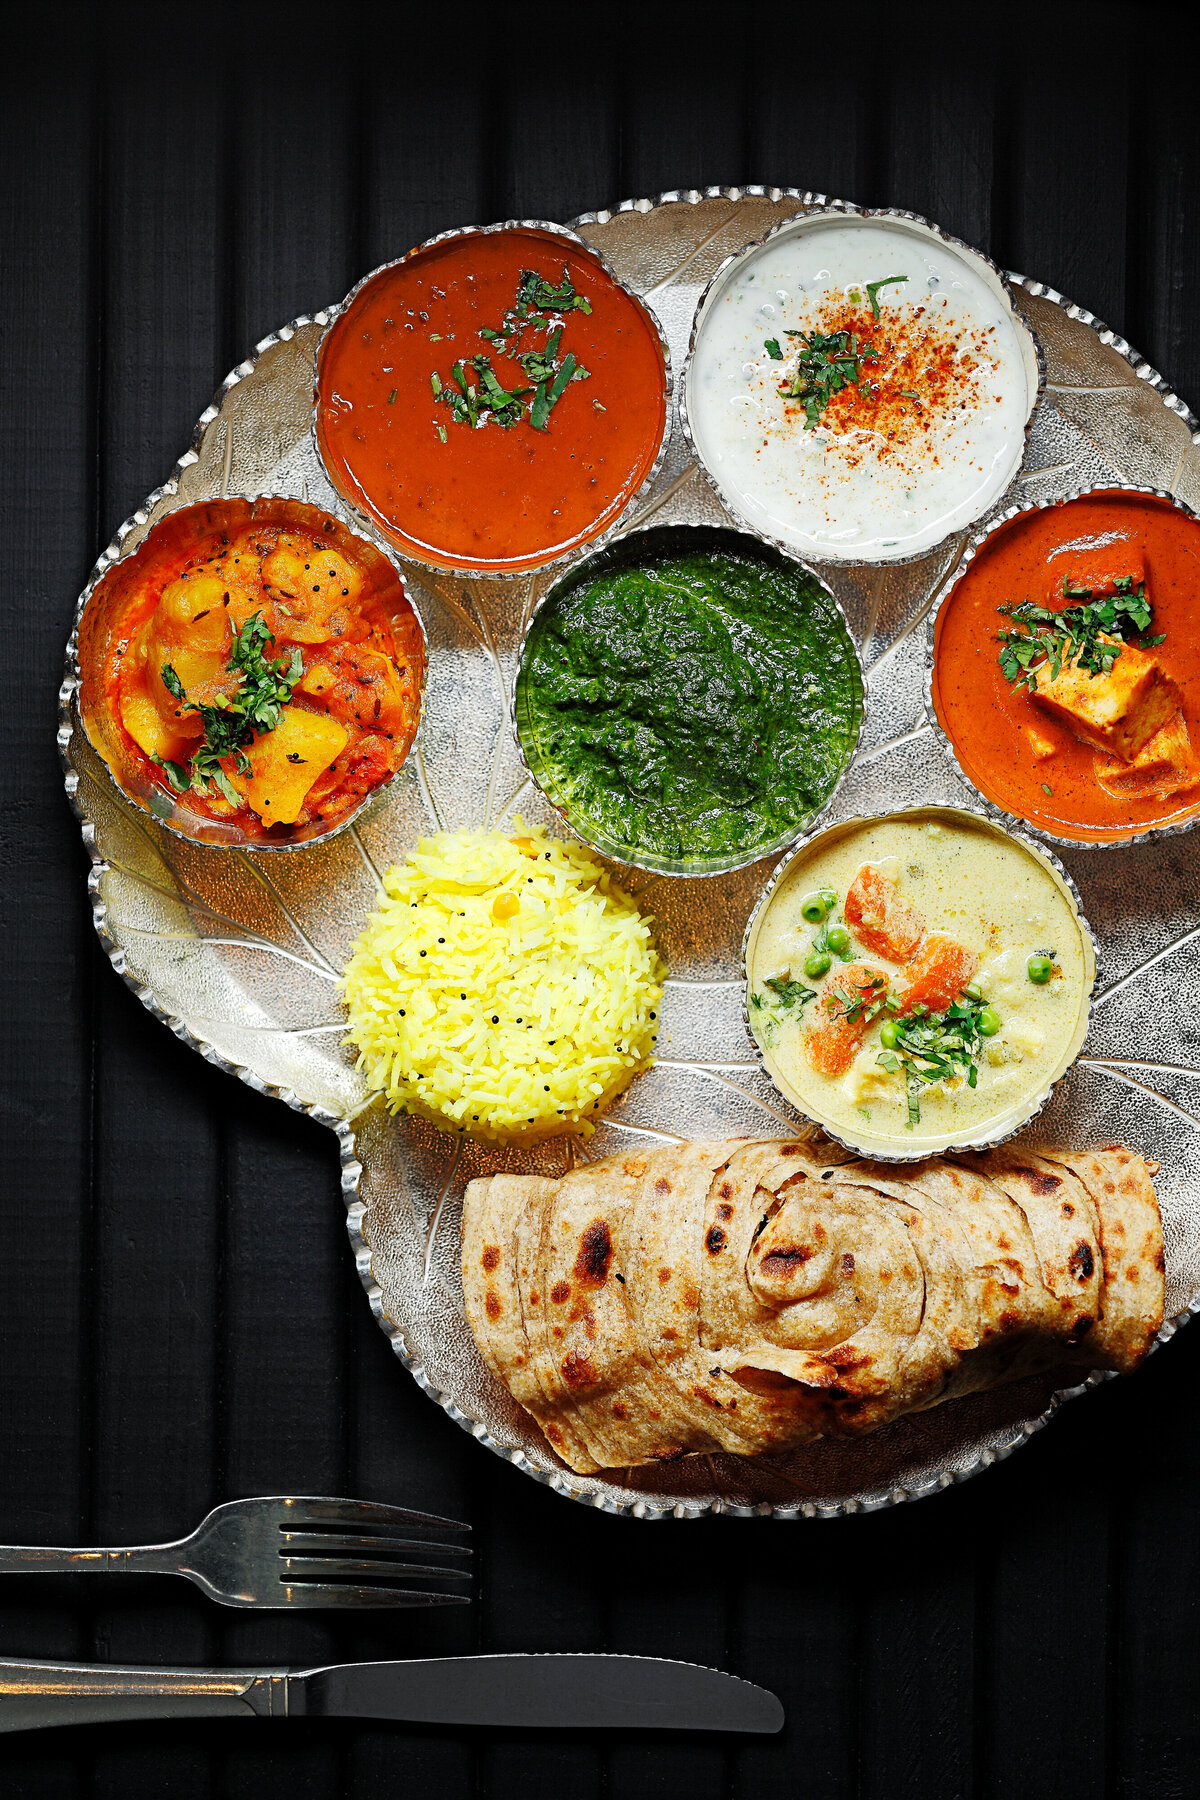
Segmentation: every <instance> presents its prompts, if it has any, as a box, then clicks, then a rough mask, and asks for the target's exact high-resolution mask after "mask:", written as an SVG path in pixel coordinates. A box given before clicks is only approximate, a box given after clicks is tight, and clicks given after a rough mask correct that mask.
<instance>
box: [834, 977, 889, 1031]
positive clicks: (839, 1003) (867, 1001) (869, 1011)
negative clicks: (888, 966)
mask: <svg viewBox="0 0 1200 1800" xmlns="http://www.w3.org/2000/svg"><path fill="white" fill-rule="evenodd" d="M833 998H834V1000H835V1002H836V1005H835V1006H834V1007H833V1008H832V1009H831V1010H832V1012H833V1015H834V1017H835V1018H841V1019H846V1020H848V1021H849V1022H850V1023H851V1024H854V1023H855V1021H856V1020H858V1019H867V1020H870V1019H873V1018H874V1017H875V1016H876V1014H877V1013H880V1012H882V1011H883V1006H884V1002H885V1000H886V999H887V976H886V975H879V974H872V975H868V977H867V979H866V980H865V981H864V982H862V983H860V985H859V986H858V987H856V988H850V987H835V988H834V989H833Z"/></svg>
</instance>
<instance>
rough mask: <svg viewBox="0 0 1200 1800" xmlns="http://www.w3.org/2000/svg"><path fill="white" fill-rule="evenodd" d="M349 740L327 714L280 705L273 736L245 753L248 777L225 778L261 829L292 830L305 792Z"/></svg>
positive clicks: (264, 735)
mask: <svg viewBox="0 0 1200 1800" xmlns="http://www.w3.org/2000/svg"><path fill="white" fill-rule="evenodd" d="M349 737H350V733H349V732H348V731H347V730H346V728H345V726H344V725H339V724H338V722H337V720H336V719H331V718H330V717H329V714H328V713H316V712H307V711H306V710H305V709H304V708H303V707H300V706H285V707H284V709H283V711H282V713H281V714H280V719H279V723H278V725H277V726H276V727H275V729H274V731H268V732H264V734H263V736H262V737H260V738H256V739H255V741H254V743H253V744H251V745H250V747H249V749H248V750H247V751H246V755H247V756H248V757H249V759H250V767H251V773H250V774H249V775H247V776H238V775H232V776H231V777H230V779H231V781H232V782H233V785H234V787H236V788H237V789H239V791H240V792H241V793H243V794H244V795H245V796H246V803H247V805H248V806H249V807H250V808H251V810H252V811H254V812H256V813H257V814H258V816H259V818H260V819H261V820H262V822H263V824H264V825H294V824H295V822H296V819H297V816H298V815H299V812H300V809H301V807H302V806H303V805H304V801H305V797H306V795H307V794H308V790H309V788H310V787H311V786H312V784H313V782H314V781H316V779H317V777H318V776H319V775H323V774H324V773H325V771H326V769H327V768H328V767H329V765H330V763H331V762H334V761H335V760H336V758H337V757H339V756H340V755H341V753H342V751H343V750H344V749H345V748H346V744H347V742H348V741H349Z"/></svg>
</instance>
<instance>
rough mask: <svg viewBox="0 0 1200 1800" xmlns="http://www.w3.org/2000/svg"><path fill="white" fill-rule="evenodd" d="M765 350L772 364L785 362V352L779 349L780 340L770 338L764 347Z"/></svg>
mask: <svg viewBox="0 0 1200 1800" xmlns="http://www.w3.org/2000/svg"><path fill="white" fill-rule="evenodd" d="M763 349H764V350H765V351H766V353H767V355H768V356H769V357H770V358H771V361H772V362H782V361H783V351H782V350H781V349H780V348H779V339H778V338H768V339H767V340H766V342H765V343H764V345H763Z"/></svg>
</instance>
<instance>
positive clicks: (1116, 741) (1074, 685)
mask: <svg viewBox="0 0 1200 1800" xmlns="http://www.w3.org/2000/svg"><path fill="white" fill-rule="evenodd" d="M1104 641H1105V642H1112V640H1111V639H1105V640H1104ZM1033 700H1034V702H1035V704H1036V705H1038V706H1040V707H1041V708H1042V709H1043V711H1044V712H1046V713H1048V714H1049V715H1050V717H1051V718H1052V719H1057V720H1058V721H1059V722H1060V724H1063V725H1065V726H1066V727H1067V729H1068V730H1069V731H1072V732H1074V734H1075V736H1076V737H1077V738H1080V739H1082V741H1083V742H1084V743H1085V744H1090V745H1091V746H1092V748H1093V750H1099V751H1101V752H1102V753H1103V754H1104V755H1106V756H1115V757H1119V758H1120V760H1121V761H1122V762H1127V763H1128V762H1132V761H1133V759H1134V757H1135V756H1136V755H1137V754H1138V751H1139V750H1141V749H1142V747H1143V745H1145V744H1147V743H1148V742H1149V740H1150V739H1151V738H1152V737H1153V736H1154V734H1155V732H1156V731H1159V730H1161V728H1162V727H1163V726H1164V725H1165V724H1166V723H1167V721H1168V719H1170V717H1171V716H1172V714H1173V713H1174V712H1175V711H1176V709H1177V708H1178V706H1179V690H1178V688H1177V687H1176V686H1175V683H1174V682H1173V681H1172V680H1171V679H1170V677H1169V676H1168V675H1167V673H1166V671H1165V670H1164V668H1163V667H1162V664H1161V663H1160V662H1159V661H1158V658H1157V657H1154V656H1148V655H1147V654H1146V652H1145V651H1144V650H1139V649H1138V647H1137V645H1136V644H1125V645H1124V646H1123V647H1122V650H1121V654H1120V656H1119V657H1118V658H1117V660H1116V662H1115V663H1114V664H1113V666H1112V668H1111V669H1110V670H1109V672H1108V674H1107V675H1090V674H1089V673H1088V671H1087V670H1086V669H1081V668H1080V667H1079V665H1078V663H1064V664H1063V666H1062V668H1061V669H1060V670H1059V672H1058V675H1057V676H1056V677H1055V679H1054V680H1050V679H1049V677H1048V675H1043V674H1042V671H1041V670H1040V669H1039V671H1038V685H1037V691H1036V692H1035V693H1034V695H1033Z"/></svg>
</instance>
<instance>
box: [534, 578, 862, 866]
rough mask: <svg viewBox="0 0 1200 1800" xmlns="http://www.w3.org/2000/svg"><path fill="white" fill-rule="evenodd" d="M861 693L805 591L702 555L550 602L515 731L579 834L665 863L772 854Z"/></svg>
mask: <svg viewBox="0 0 1200 1800" xmlns="http://www.w3.org/2000/svg"><path fill="white" fill-rule="evenodd" d="M861 716H862V680H861V675H860V671H859V665H858V659H857V657H856V655H855V653H854V647H853V645H852V644H851V642H850V639H849V637H848V635H847V632H846V628H845V625H844V624H843V622H842V619H841V616H840V614H839V613H838V611H837V608H836V606H835V605H834V603H833V601H832V600H831V599H830V597H829V595H828V594H827V593H826V592H825V590H824V589H823V588H822V587H821V585H820V583H819V582H818V581H817V580H816V579H815V577H813V576H811V575H808V574H807V573H806V572H805V571H804V570H803V569H800V568H794V569H793V568H792V567H790V566H787V565H776V564H774V563H773V562H770V561H768V560H766V559H760V558H757V557H755V556H752V555H749V554H747V555H739V554H736V553H734V554H729V553H725V552H720V553H717V552H713V551H696V552H691V551H689V552H686V553H683V554H665V555H661V556H658V557H652V558H650V559H649V560H647V561H645V562H642V563H639V564H637V565H633V566H627V567H620V566H618V567H610V568H607V569H604V570H603V571H602V572H597V573H595V574H594V575H592V576H590V577H585V578H584V579H583V580H581V581H580V582H579V583H578V584H577V585H576V586H574V587H572V588H569V589H567V590H566V591H565V592H564V593H562V594H560V595H558V596H557V597H556V598H552V599H551V600H550V601H548V602H547V605H546V607H545V608H544V609H543V611H542V613H541V614H540V615H539V617H538V618H537V620H536V621H535V623H534V627H533V629H532V631H531V632H530V636H529V641H528V643H527V645H526V650H525V655H524V658H523V661H522V667H521V672H520V675H519V677H518V682H517V720H518V730H519V732H520V734H521V738H522V742H523V744H524V746H525V749H526V753H527V755H528V756H529V759H530V764H531V767H533V768H534V770H535V772H536V774H537V776H538V779H539V781H540V782H541V785H542V786H543V788H544V789H545V791H546V793H547V794H548V796H549V798H550V799H551V800H552V801H553V802H554V803H555V804H556V805H558V806H561V807H562V808H563V810H564V811H565V812H566V813H567V814H568V815H569V816H570V817H571V818H572V819H573V821H574V822H575V823H577V825H578V826H579V828H580V830H581V831H582V832H583V833H584V834H585V835H595V836H597V837H599V838H600V839H603V840H606V841H607V843H608V844H609V845H611V846H613V847H616V848H618V849H619V848H625V849H627V850H628V851H629V852H630V853H631V854H632V855H633V856H634V857H635V859H636V856H637V854H638V853H639V852H642V853H650V854H652V855H654V856H655V857H659V858H681V859H692V858H695V859H697V860H700V861H703V860H706V859H707V860H715V859H725V858H727V857H731V856H737V855H743V854H744V855H745V856H746V857H747V858H749V856H750V855H751V854H752V853H753V852H754V851H755V850H758V849H762V850H765V849H767V848H769V847H770V846H772V845H775V844H778V843H779V842H780V840H781V839H784V838H786V837H787V836H788V835H789V833H792V832H794V831H795V830H797V829H799V828H800V827H801V826H802V825H803V824H804V823H805V821H807V820H808V819H809V818H810V817H811V816H812V815H813V814H814V813H816V812H817V811H818V810H819V809H820V808H821V807H822V806H823V805H824V804H825V802H826V800H827V799H828V798H829V795H830V794H831V792H832V791H833V788H834V786H835V784H836V783H837V780H838V778H839V776H840V775H841V773H842V771H843V770H844V769H845V767H846V765H847V763H848V762H849V760H850V757H851V755H852V754H853V750H854V745H855V742H856V740H857V737H858V729H859V722H860V719H861Z"/></svg>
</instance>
